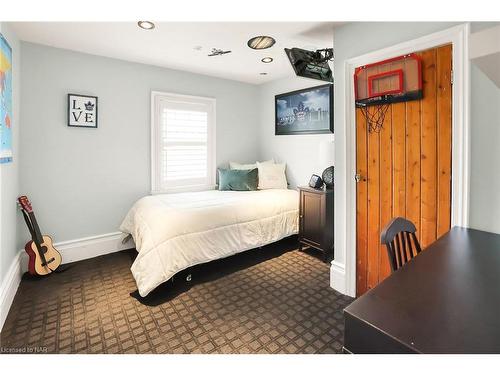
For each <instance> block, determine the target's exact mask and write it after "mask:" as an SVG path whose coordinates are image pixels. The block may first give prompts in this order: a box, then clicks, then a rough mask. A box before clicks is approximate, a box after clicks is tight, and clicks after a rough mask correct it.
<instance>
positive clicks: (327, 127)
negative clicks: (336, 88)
mask: <svg viewBox="0 0 500 375" xmlns="http://www.w3.org/2000/svg"><path fill="white" fill-rule="evenodd" d="M274 108H275V134H276V135H289V134H322V133H333V85H331V84H326V85H321V86H315V87H310V88H307V89H302V90H297V91H292V92H287V93H285V94H279V95H276V96H275V102H274Z"/></svg>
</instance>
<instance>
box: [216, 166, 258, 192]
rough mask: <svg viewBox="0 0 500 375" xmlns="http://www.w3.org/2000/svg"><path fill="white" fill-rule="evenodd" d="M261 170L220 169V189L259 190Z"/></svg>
mask: <svg viewBox="0 0 500 375" xmlns="http://www.w3.org/2000/svg"><path fill="white" fill-rule="evenodd" d="M258 176H259V170H258V169H257V168H255V169H247V170H238V169H219V190H238V191H247V190H257V186H258V183H259V181H258Z"/></svg>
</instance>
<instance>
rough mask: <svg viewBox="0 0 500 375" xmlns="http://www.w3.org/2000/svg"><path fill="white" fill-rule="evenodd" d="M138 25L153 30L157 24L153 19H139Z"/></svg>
mask: <svg viewBox="0 0 500 375" xmlns="http://www.w3.org/2000/svg"><path fill="white" fill-rule="evenodd" d="M137 26H139V27H140V28H141V29H144V30H153V29H154V28H155V24H154V23H153V22H151V21H139V22H137Z"/></svg>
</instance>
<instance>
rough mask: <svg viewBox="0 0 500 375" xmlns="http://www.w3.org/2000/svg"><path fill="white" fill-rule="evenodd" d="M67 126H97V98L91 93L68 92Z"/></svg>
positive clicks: (93, 127) (92, 127) (91, 127)
mask: <svg viewBox="0 0 500 375" xmlns="http://www.w3.org/2000/svg"><path fill="white" fill-rule="evenodd" d="M67 109H68V126H70V127H75V128H90V129H95V128H97V123H98V98H97V96H92V95H81V94H68V108H67Z"/></svg>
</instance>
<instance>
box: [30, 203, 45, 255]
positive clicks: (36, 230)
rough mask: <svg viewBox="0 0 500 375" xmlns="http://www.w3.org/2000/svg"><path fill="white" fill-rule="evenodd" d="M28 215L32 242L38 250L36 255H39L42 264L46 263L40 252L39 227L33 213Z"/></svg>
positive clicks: (40, 236) (42, 253)
mask: <svg viewBox="0 0 500 375" xmlns="http://www.w3.org/2000/svg"><path fill="white" fill-rule="evenodd" d="M28 215H29V218H30V221H31V226H32V227H33V234H32V236H33V242H34V243H35V245H36V247H37V249H38V253H39V254H40V258H42V261H43V263H46V261H45V254H44V252H43V250H42V243H43V237H42V233H41V232H40V227H39V226H38V223H37V221H36V217H35V213H34V212H30V213H29V214H28Z"/></svg>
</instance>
